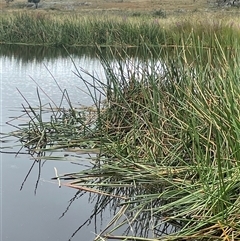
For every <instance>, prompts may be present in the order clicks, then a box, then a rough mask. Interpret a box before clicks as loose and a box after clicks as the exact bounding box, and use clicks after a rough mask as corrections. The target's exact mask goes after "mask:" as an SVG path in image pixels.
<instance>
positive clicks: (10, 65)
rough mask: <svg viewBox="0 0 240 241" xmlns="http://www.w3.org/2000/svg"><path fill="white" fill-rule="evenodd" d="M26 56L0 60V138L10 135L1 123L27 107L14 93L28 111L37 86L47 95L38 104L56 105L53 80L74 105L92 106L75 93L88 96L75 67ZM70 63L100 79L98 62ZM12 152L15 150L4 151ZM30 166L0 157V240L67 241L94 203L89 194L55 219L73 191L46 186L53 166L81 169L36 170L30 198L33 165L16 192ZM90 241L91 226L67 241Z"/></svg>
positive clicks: (47, 167) (25, 159)
mask: <svg viewBox="0 0 240 241" xmlns="http://www.w3.org/2000/svg"><path fill="white" fill-rule="evenodd" d="M30 57H31V58H30ZM30 57H29V58H26V57H25V59H24V60H23V59H21V56H19V55H17V54H14V55H11V54H8V55H1V56H0V63H1V64H0V68H1V69H0V71H1V73H0V74H1V75H0V76H1V86H0V87H1V98H0V106H1V113H0V116H1V132H2V133H6V132H9V131H12V130H14V129H13V127H10V126H8V125H6V124H5V123H6V122H7V121H9V120H10V119H11V118H10V117H12V116H18V115H20V114H21V112H20V111H21V104H22V103H24V105H26V102H25V101H24V99H23V98H22V96H21V95H20V93H19V91H20V92H21V93H22V95H23V96H24V97H26V98H27V100H28V101H29V103H30V104H31V105H32V106H37V105H38V99H37V92H36V86H37V84H38V85H39V86H40V87H41V88H43V89H44V91H45V92H46V93H47V96H46V95H45V94H43V93H41V99H42V101H43V103H48V102H49V99H48V96H49V97H51V98H52V99H53V100H54V101H55V102H56V103H59V102H60V99H61V92H60V91H59V89H58V88H57V85H56V83H55V81H54V79H53V78H52V76H54V78H55V79H56V80H57V82H58V84H59V85H60V86H61V88H62V89H67V90H68V93H69V96H70V98H71V100H72V102H73V103H74V104H78V103H80V104H83V105H91V104H92V103H91V99H90V98H89V96H88V95H87V94H85V93H84V92H81V91H80V90H79V89H82V90H84V91H87V90H86V87H85V85H84V84H83V82H82V81H81V80H80V79H79V78H78V77H77V76H75V75H74V74H73V73H72V71H75V67H74V64H73V63H72V61H71V59H70V58H68V57H61V56H60V55H59V56H58V57H57V58H44V57H43V58H42V59H41V60H40V61H39V60H37V59H35V58H34V57H33V56H32V55H30ZM74 62H75V64H76V66H79V67H82V68H83V69H86V70H87V71H89V72H90V73H91V72H97V73H98V75H99V76H100V77H101V76H104V74H103V70H102V67H101V64H100V62H99V61H98V59H97V58H90V57H86V56H84V55H82V56H81V57H74ZM49 72H51V74H50V73H49ZM51 75H52V76H51ZM85 77H86V78H89V77H88V76H85ZM33 80H34V81H35V82H37V84H36V83H35V82H34V81H33ZM17 89H18V90H19V91H18V90H17ZM15 124H16V123H15ZM17 144H18V143H16V142H15V143H13V142H12V143H10V144H9V143H7V144H6V143H2V147H4V146H6V145H11V146H14V145H17ZM16 150H18V147H13V148H12V149H11V150H9V149H8V150H7V151H16ZM32 163H33V160H31V159H30V158H29V156H28V155H18V156H17V157H16V156H15V155H14V154H4V153H2V154H1V164H0V168H1V170H0V171H1V179H0V182H1V183H0V188H1V191H0V194H1V198H0V202H1V203H0V204H1V206H0V207H1V210H0V211H1V219H0V240H2V241H8V240H9V241H15V240H18V241H48V240H49V241H50V240H51V241H67V240H68V239H69V238H70V237H71V235H72V233H73V232H74V231H75V230H76V229H77V228H78V227H79V226H80V225H81V224H82V223H83V222H85V221H86V219H88V218H89V216H90V214H91V212H92V207H93V204H89V203H88V195H85V196H83V197H81V198H80V199H78V200H76V201H75V202H74V203H73V204H72V206H71V208H70V209H69V211H68V212H67V213H66V215H65V216H64V217H63V218H61V219H59V217H60V216H61V215H62V213H63V212H64V211H65V209H66V207H67V205H68V203H69V200H70V199H71V198H72V197H73V196H74V194H75V193H76V191H75V190H74V189H70V188H66V187H62V188H58V186H57V184H56V183H55V182H52V181H51V177H53V176H54V175H55V174H54V167H57V169H58V172H59V174H62V173H67V172H74V171H78V170H80V168H81V166H76V165H73V164H71V163H70V162H69V161H47V162H45V164H44V166H43V167H42V168H41V178H40V183H39V186H38V189H37V194H36V195H35V194H34V188H35V183H36V180H37V176H38V173H39V168H38V166H34V168H33V170H32V172H31V173H30V175H29V177H28V179H27V181H26V182H25V184H24V187H23V189H22V190H21V191H20V187H21V184H22V182H23V180H24V178H25V176H26V174H27V173H28V171H29V169H30V167H31V165H32ZM82 163H83V164H88V161H87V160H82ZM82 168H84V167H82ZM106 216H108V214H106ZM104 222H107V217H105V220H103V224H104ZM94 237H95V234H94V225H93V224H90V225H89V226H85V227H84V228H83V229H81V230H80V231H79V232H78V233H77V234H76V235H75V236H74V238H73V239H72V240H80V241H81V240H84V241H85V240H86V241H88V240H93V238H94Z"/></svg>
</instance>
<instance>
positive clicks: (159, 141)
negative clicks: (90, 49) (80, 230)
mask: <svg viewBox="0 0 240 241" xmlns="http://www.w3.org/2000/svg"><path fill="white" fill-rule="evenodd" d="M214 36H215V37H214V38H213V39H212V40H213V41H214V45H212V46H211V47H209V48H206V46H203V45H202V42H201V41H199V38H198V37H196V36H195V34H194V33H191V35H189V38H188V40H189V39H190V38H191V40H192V41H193V42H192V45H191V46H190V47H189V44H186V45H185V42H184V41H182V44H181V46H178V47H175V48H173V49H171V50H170V51H169V49H167V48H162V49H161V52H160V53H159V57H158V58H153V57H151V56H153V54H152V52H151V51H150V50H149V49H148V48H147V47H146V49H148V50H149V51H146V54H147V56H148V57H149V58H145V59H147V60H146V61H140V60H138V59H136V60H132V59H131V58H127V59H126V58H121V57H120V58H117V60H116V61H115V62H114V61H113V62H109V61H108V59H107V58H102V59H101V60H102V64H103V66H104V69H105V72H106V78H107V82H106V83H102V81H101V80H100V79H96V78H95V77H94V78H93V82H92V83H87V82H85V83H86V84H87V86H91V87H94V92H90V95H91V96H92V99H93V101H94V103H95V110H96V113H97V114H96V118H95V122H94V124H92V125H91V126H89V129H88V130H89V131H90V132H91V136H89V135H88V134H87V133H84V131H83V130H81V133H79V134H77V135H76V136H78V135H79V136H81V138H84V140H86V139H87V140H89V141H91V140H93V142H94V143H95V144H98V147H99V148H100V152H99V155H98V158H97V160H96V164H95V166H94V168H91V169H88V170H85V171H82V172H79V173H72V174H70V175H69V174H66V175H65V176H62V177H61V178H62V179H64V178H66V177H68V176H70V177H71V178H73V179H74V180H73V181H72V182H69V183H67V184H66V185H67V186H69V187H72V188H76V189H80V190H84V191H86V190H87V191H89V192H93V193H97V194H101V195H102V196H103V197H109V199H107V200H106V199H104V202H102V203H105V204H106V203H108V202H110V201H111V200H112V199H117V200H118V202H117V204H118V206H119V207H120V208H119V211H118V212H117V213H116V215H115V216H114V218H113V220H112V222H110V223H109V226H108V228H109V230H106V232H102V233H101V234H100V237H102V238H119V239H122V240H131V239H135V240H143V239H144V240H147V238H148V240H162V239H163V238H164V240H184V239H189V240H223V239H226V240H228V239H229V240H230V239H233V240H237V239H238V238H239V235H240V228H239V227H240V222H239V215H240V213H239V205H240V203H239V201H240V199H239V192H240V188H239V187H240V186H239V178H240V173H239V161H238V160H239V150H240V144H239V133H240V124H239V116H240V113H239V109H240V106H239V105H240V100H239V96H240V88H239V83H238V79H239V78H240V71H239V68H238V66H239V59H240V58H239V53H238V51H237V49H238V47H239V46H238V44H237V42H235V45H234V46H232V48H231V49H228V48H225V46H222V45H221V43H220V41H219V39H218V36H217V34H215V35H214ZM111 59H112V58H111ZM76 74H77V75H78V76H79V77H80V78H82V77H81V73H80V72H77V73H76ZM92 77H93V76H92ZM97 92H100V94H101V96H105V101H104V102H103V103H102V102H101V100H102V99H99V98H98V97H97V96H99V95H98V94H97ZM31 110H32V112H33V109H31ZM74 116H75V115H74V113H70V119H71V118H72V117H74ZM77 122H79V120H77ZM51 123H52V122H51ZM51 123H50V124H51ZM46 125H47V124H46V123H43V128H44V126H46ZM57 126H58V125H55V127H54V126H53V128H55V129H54V130H58V128H57ZM59 127H60V128H59V129H64V125H63V126H62V127H61V125H60V126H59ZM67 128H68V129H69V128H76V127H74V123H72V122H70V124H69V125H68V126H67ZM32 129H33V127H32V126H30V130H32ZM45 133H46V136H47V137H48V138H51V137H52V136H57V135H59V132H54V133H55V134H54V135H52V133H49V132H45ZM88 133H89V132H88ZM23 134H24V132H23V133H22V134H21V135H23ZM71 135H72V134H71ZM71 135H68V137H69V138H70V136H71ZM81 138H80V139H76V141H75V140H74V143H75V146H73V147H80V148H81V147H82V146H81ZM47 140H48V139H47ZM37 143H38V142H37ZM65 143H69V141H68V142H66V140H65ZM46 144H47V143H46ZM61 145H62V147H64V146H65V145H64V144H63V143H61ZM61 145H59V146H58V148H60V147H61ZM40 147H41V146H40ZM82 148H84V147H82ZM42 150H43V151H44V149H42ZM113 223H117V227H116V228H112V229H111V226H112V224H113ZM126 224H127V225H129V226H130V227H133V226H135V227H136V230H135V232H132V235H130V236H116V235H114V233H113V232H114V231H115V230H116V229H118V228H120V227H121V226H123V225H126ZM141 225H144V227H145V228H142V226H141ZM170 226H171V227H175V229H174V230H172V231H171V232H170V231H169V229H167V231H166V229H165V228H163V227H170ZM130 231H131V230H130ZM150 234H151V235H153V238H152V239H151V238H150V237H149V235H150ZM161 235H164V237H161Z"/></svg>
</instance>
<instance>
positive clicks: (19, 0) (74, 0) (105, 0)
mask: <svg viewBox="0 0 240 241" xmlns="http://www.w3.org/2000/svg"><path fill="white" fill-rule="evenodd" d="M212 1H214V0H212ZM209 6H210V4H209V1H207V0H178V1H176V0H123V1H122V0H95V1H91V0H89V1H84V0H80V1H79V0H69V1H63V0H56V1H55V0H41V2H40V4H39V9H38V11H49V10H56V11H61V12H62V11H74V12H92V11H98V12H99V11H100V12H101V11H108V12H153V11H156V10H160V9H161V10H163V11H175V12H176V11H178V12H189V11H195V10H198V11H201V10H205V9H206V8H208V7H209ZM0 8H1V9H2V11H13V10H14V11H18V10H20V9H32V8H33V9H34V7H33V5H32V4H29V3H27V1H26V0H14V2H10V3H9V4H7V3H5V1H1V3H0Z"/></svg>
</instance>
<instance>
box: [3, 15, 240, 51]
mask: <svg viewBox="0 0 240 241" xmlns="http://www.w3.org/2000/svg"><path fill="white" fill-rule="evenodd" d="M205 18H207V19H208V20H209V21H206V20H205ZM214 18H215V17H214V15H213V16H212V17H211V16H203V17H199V16H198V17H197V18H179V19H176V18H173V19H162V18H157V17H152V16H139V17H131V16H125V17H123V16H111V15H110V16H106V15H101V16H100V15H97V16H91V15H83V16H82V15H80V14H75V15H71V16H69V15H64V14H62V15H54V14H50V13H42V12H34V13H33V12H31V13H30V12H27V11H24V12H19V13H8V14H2V15H1V23H2V24H1V26H0V39H1V43H5V44H30V45H51V46H62V45H64V46H75V45H81V46H93V45H94V46H95V45H99V46H100V45H101V46H144V45H148V46H157V45H173V46H175V45H179V44H182V42H184V43H185V45H190V46H191V45H192V44H193V43H195V41H194V40H193V39H192V38H195V39H196V38H200V39H201V41H202V44H203V46H205V47H211V46H213V47H214V46H215V45H216V43H215V41H214V40H215V35H216V36H217V39H218V40H219V41H220V42H221V43H222V45H223V46H228V47H230V46H233V45H234V42H236V41H238V39H239V36H240V34H239V31H240V30H239V26H238V25H237V19H235V18H232V19H231V17H229V18H226V19H219V21H217V20H214Z"/></svg>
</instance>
